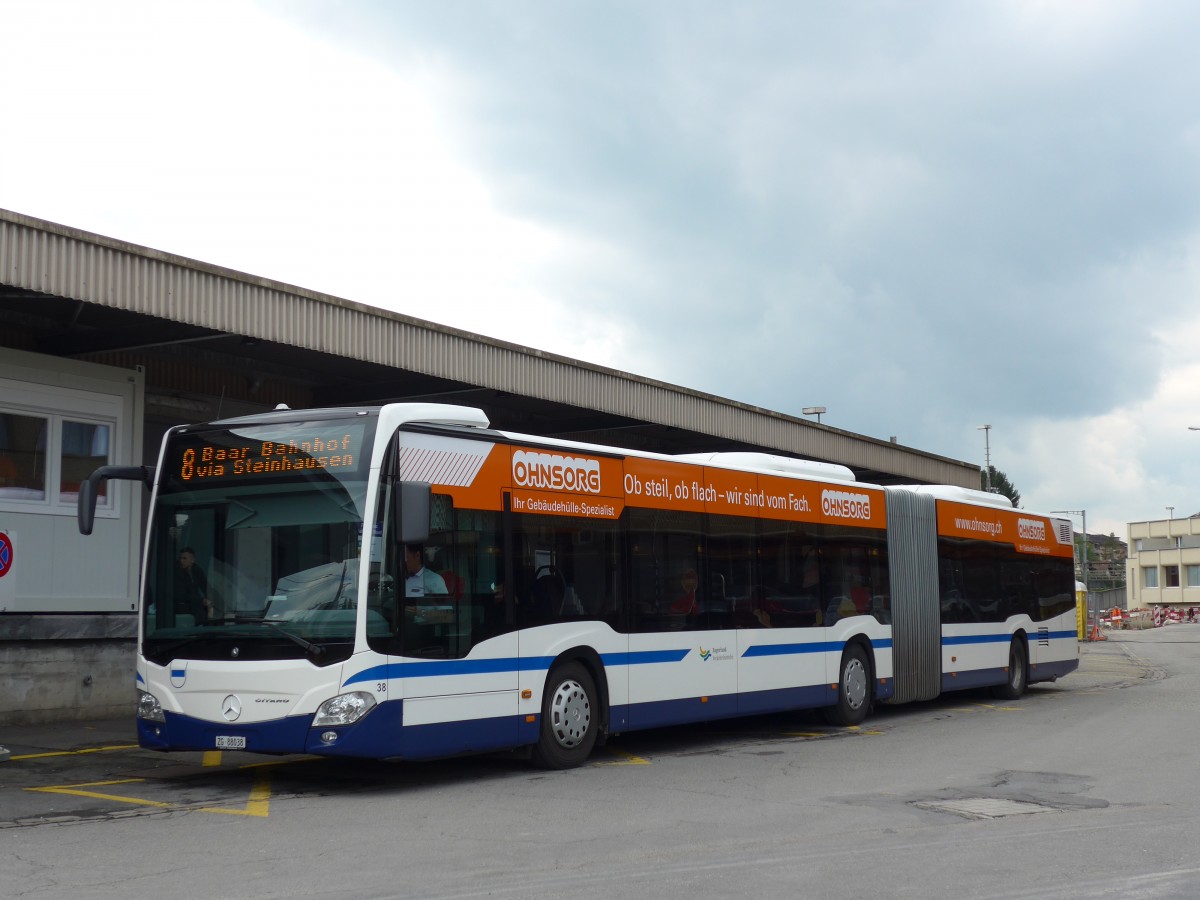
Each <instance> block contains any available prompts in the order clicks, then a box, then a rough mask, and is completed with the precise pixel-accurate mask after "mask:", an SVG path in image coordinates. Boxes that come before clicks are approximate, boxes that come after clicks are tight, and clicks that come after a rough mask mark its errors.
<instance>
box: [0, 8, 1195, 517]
mask: <svg viewBox="0 0 1200 900" xmlns="http://www.w3.org/2000/svg"><path fill="white" fill-rule="evenodd" d="M3 22H4V27H3V29H0V83H2V84H4V85H5V90H4V93H3V100H2V101H0V113H2V116H3V118H2V120H0V121H3V123H4V139H3V140H2V141H0V207H4V208H6V209H10V210H15V211H17V212H21V213H25V214H28V215H33V216H38V217H41V218H45V219H49V220H51V221H56V222H60V223H63V224H66V225H70V226H74V227H78V228H83V229H86V230H89V231H95V232H99V233H101V234H105V235H109V236H112V237H116V238H120V239H123V240H127V241H132V242H135V243H140V244H145V245H148V246H150V247H154V248H158V249H161V250H166V251H170V252H174V253H178V254H182V255H184V256H189V257H192V258H195V259H200V260H204V261H206V262H211V263H216V264H219V265H223V266H227V267H230V268H234V269H238V270H241V271H245V272H249V273H253V274H255V275H260V276H264V277H268V278H273V279H277V280H280V281H284V282H288V283H291V284H297V285H302V286H304V287H308V288H312V289H315V290H320V291H325V292H328V293H331V294H334V295H337V296H340V297H346V298H349V299H351V300H357V301H360V302H363V303H369V304H373V305H376V306H380V307H386V308H389V309H395V310H399V311H402V312H405V313H409V314H412V315H416V316H421V317H423V318H427V319H431V320H433V321H436V322H441V323H445V324H448V325H454V326H457V327H460V328H465V329H468V330H471V331H475V332H479V333H482V334H487V335H490V336H494V337H499V338H503V339H506V340H510V341H515V342H518V343H521V344H524V345H528V346H532V347H537V348H540V349H544V350H549V351H553V352H555V353H560V354H563V355H566V356H571V357H575V358H578V359H584V360H588V361H591V362H596V363H600V364H603V365H607V366H611V367H614V368H618V369H623V370H626V371H629V372H633V373H635V374H639V375H644V376H649V377H653V378H658V379H662V380H665V381H669V382H672V383H675V384H680V385H684V386H687V387H690V388H695V389H698V390H702V391H707V392H710V393H714V394H718V395H721V396H724V397H729V398H731V399H734V400H738V401H741V402H745V403H751V404H755V405H759V406H765V407H768V408H772V409H776V410H780V411H782V412H786V413H790V414H793V415H799V414H800V410H801V408H802V407H804V406H812V405H823V406H825V407H827V409H828V412H827V413H826V415H825V416H824V417H823V421H824V422H825V423H826V424H829V425H833V426H836V427H838V428H844V429H847V430H849V431H853V432H857V433H861V434H866V435H870V436H873V437H879V438H885V439H886V438H888V437H890V436H893V435H894V436H896V437H897V438H898V440H899V441H900V442H901V443H903V444H906V445H908V446H912V447H916V448H919V449H922V450H926V451H929V452H933V453H938V454H941V455H944V456H949V457H953V458H956V459H963V460H969V461H973V462H978V463H979V464H981V465H982V463H983V458H984V432H982V431H980V430H979V429H978V426H979V425H981V424H984V423H987V424H990V425H991V426H992V428H991V431H990V447H991V454H992V461H993V464H994V465H995V466H996V467H997V468H999V469H1000V470H1002V471H1004V472H1005V473H1007V475H1008V476H1009V478H1010V479H1011V480H1012V482H1013V483H1014V484H1015V485H1016V487H1017V488H1018V490H1020V492H1021V494H1022V501H1023V505H1024V506H1026V507H1027V508H1029V509H1035V510H1039V511H1048V510H1054V509H1072V510H1079V509H1086V510H1087V514H1088V530H1089V531H1092V532H1104V533H1108V532H1116V533H1117V535H1118V536H1119V537H1122V538H1124V537H1125V523H1127V522H1130V521H1139V520H1145V519H1159V518H1165V517H1166V516H1167V507H1174V510H1175V515H1176V516H1184V515H1190V514H1192V513H1195V512H1200V432H1190V431H1189V430H1188V426H1189V425H1197V426H1200V355H1198V352H1197V348H1198V347H1200V302H1198V296H1200V291H1198V289H1200V104H1197V102H1196V96H1197V93H1198V92H1200V54H1197V53H1196V51H1195V35H1196V34H1198V33H1200V5H1197V4H1195V3H1192V2H1189V0H1180V2H1169V0H1138V2H1108V0H1080V2H1070V0H1061V2H1049V0H1006V2H986V0H972V2H969V3H968V2H921V0H918V2H889V0H877V2H853V0H851V2H845V3H836V4H835V3H824V2H815V0H813V2H801V0H788V2H766V0H763V2H754V0H749V2H739V3H716V2H684V0H672V2H659V3H647V2H645V0H638V2H625V0H607V2H604V3H595V2H564V0H557V2H551V0H546V2H542V0H531V2H519V0H505V2H457V0H438V2H422V3H417V2H409V3H393V2H383V0H338V2H336V3H334V2H326V0H306V2H298V0H259V2H229V0H210V2H207V3H205V4H203V5H200V4H170V3H162V2H143V0H112V2H107V3H95V2H91V0H88V2H66V0H39V2H38V3H19V2H15V0H13V2H7V0H6V2H5V3H4V8H3ZM1077 525H1078V521H1077Z"/></svg>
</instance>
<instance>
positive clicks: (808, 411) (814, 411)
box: [793, 406, 825, 425]
mask: <svg viewBox="0 0 1200 900" xmlns="http://www.w3.org/2000/svg"><path fill="white" fill-rule="evenodd" d="M793 408H794V407H793ZM800 412H802V413H804V415H806V416H816V417H817V424H818V425H820V424H821V413H823V412H825V407H823V406H806V407H804V409H802V410H800Z"/></svg>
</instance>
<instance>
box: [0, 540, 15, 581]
mask: <svg viewBox="0 0 1200 900" xmlns="http://www.w3.org/2000/svg"><path fill="white" fill-rule="evenodd" d="M12 564H13V545H12V541H11V540H9V537H8V535H7V534H5V533H4V532H3V531H0V578H3V577H4V576H5V575H7V574H8V570H9V569H11V568H12Z"/></svg>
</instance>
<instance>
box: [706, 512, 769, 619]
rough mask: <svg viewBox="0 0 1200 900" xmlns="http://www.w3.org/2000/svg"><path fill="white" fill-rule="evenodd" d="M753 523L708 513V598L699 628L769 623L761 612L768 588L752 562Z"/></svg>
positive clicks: (752, 521) (766, 616)
mask: <svg viewBox="0 0 1200 900" xmlns="http://www.w3.org/2000/svg"><path fill="white" fill-rule="evenodd" d="M755 524H756V520H754V519H750V518H739V517H734V516H709V518H708V529H709V531H708V572H707V575H708V584H707V587H708V601H707V603H706V604H705V609H704V612H705V613H706V615H705V621H703V622H701V623H700V625H701V627H704V628H733V627H734V625H739V626H743V627H750V626H754V627H758V626H761V625H767V624H768V623H769V622H770V616H769V615H764V614H763V612H764V610H763V597H764V596H765V595H766V594H767V592H768V590H769V589H768V586H767V585H765V584H764V583H763V582H762V580H761V579H760V578H759V577H758V573H757V572H756V571H755V565H754V546H755V535H754V532H755ZM756 613H757V614H756Z"/></svg>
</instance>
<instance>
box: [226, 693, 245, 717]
mask: <svg viewBox="0 0 1200 900" xmlns="http://www.w3.org/2000/svg"><path fill="white" fill-rule="evenodd" d="M241 714H242V701H241V700H240V699H238V696H237V694H230V695H229V696H228V697H226V698H225V699H224V700H222V701H221V715H223V716H224V717H225V721H227V722H233V721H235V720H236V719H237V718H238V716H240V715H241Z"/></svg>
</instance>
